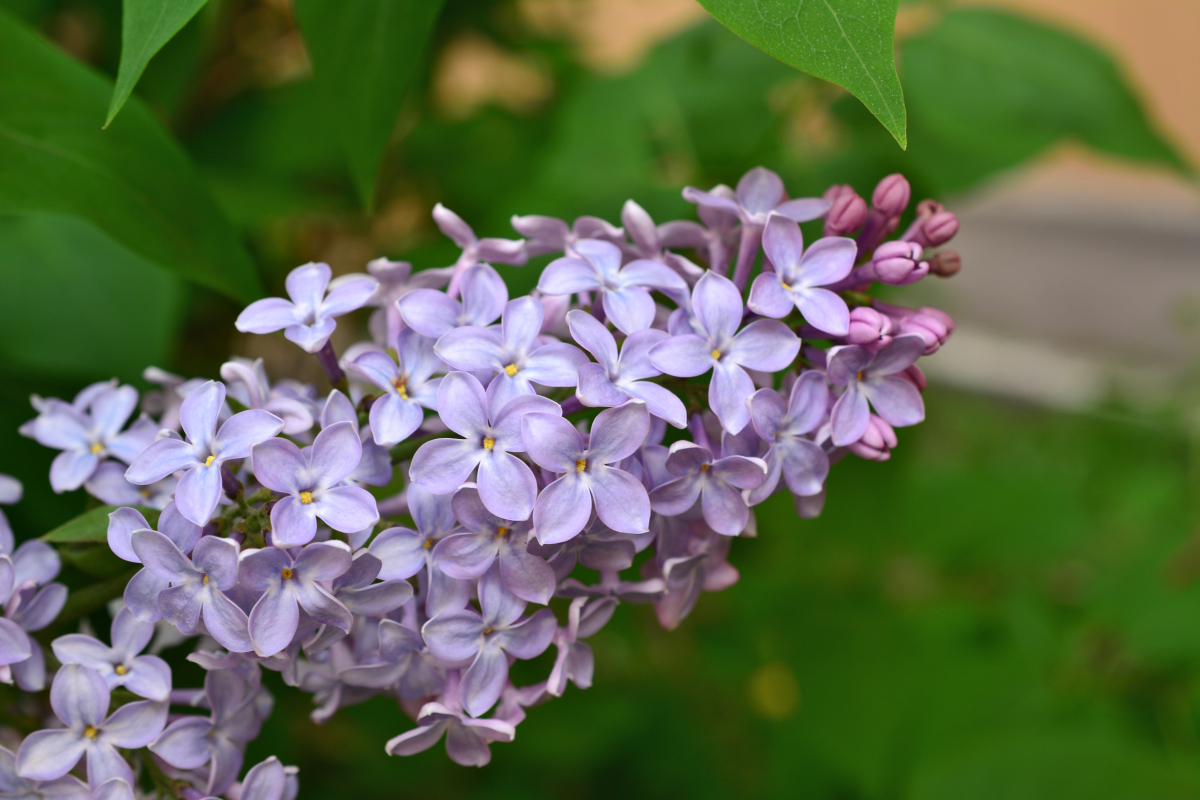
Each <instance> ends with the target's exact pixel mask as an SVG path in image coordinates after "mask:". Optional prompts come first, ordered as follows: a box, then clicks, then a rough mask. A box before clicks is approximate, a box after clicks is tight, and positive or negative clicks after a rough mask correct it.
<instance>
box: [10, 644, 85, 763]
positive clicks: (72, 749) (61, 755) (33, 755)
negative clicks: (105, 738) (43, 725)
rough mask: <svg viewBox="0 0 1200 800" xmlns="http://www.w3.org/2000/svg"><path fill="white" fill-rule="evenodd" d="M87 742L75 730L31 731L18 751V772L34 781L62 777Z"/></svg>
mask: <svg viewBox="0 0 1200 800" xmlns="http://www.w3.org/2000/svg"><path fill="white" fill-rule="evenodd" d="M80 669H82V667H80ZM86 742H87V740H86V739H84V737H83V736H81V735H79V734H78V733H76V732H75V731H70V730H48V731H34V732H33V733H31V734H29V735H28V736H26V737H25V741H24V742H22V743H21V749H20V750H18V751H17V774H18V775H20V776H21V777H23V778H29V779H31V780H35V781H47V780H53V779H54V778H61V777H62V776H63V775H66V774H67V773H68V772H70V771H71V769H72V768H73V767H74V766H75V765H76V764H78V763H79V759H80V758H82V757H83V753H84V751H85V750H86V749H87V744H86Z"/></svg>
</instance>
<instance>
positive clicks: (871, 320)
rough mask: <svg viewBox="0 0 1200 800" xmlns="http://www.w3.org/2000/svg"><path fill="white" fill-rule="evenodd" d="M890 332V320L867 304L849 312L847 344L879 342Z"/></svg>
mask: <svg viewBox="0 0 1200 800" xmlns="http://www.w3.org/2000/svg"><path fill="white" fill-rule="evenodd" d="M891 332H892V320H891V319H890V318H888V317H887V316H885V315H883V314H880V313H879V312H878V311H876V310H875V309H873V308H870V307H869V306H859V307H858V308H856V309H854V310H853V311H851V312H850V332H849V333H848V334H846V342H847V343H849V344H858V345H869V344H879V343H881V342H883V341H884V340H885V339H886V338H890V337H889V336H888V334H890V333H891Z"/></svg>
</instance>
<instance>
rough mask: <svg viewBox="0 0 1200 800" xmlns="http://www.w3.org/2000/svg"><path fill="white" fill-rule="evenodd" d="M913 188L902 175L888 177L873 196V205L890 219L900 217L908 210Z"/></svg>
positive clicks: (896, 174)
mask: <svg viewBox="0 0 1200 800" xmlns="http://www.w3.org/2000/svg"><path fill="white" fill-rule="evenodd" d="M911 197H912V188H911V187H909V185H908V180H907V179H906V178H905V177H904V176H903V175H901V174H900V173H898V172H897V173H894V174H892V175H888V176H887V177H886V178H884V179H883V180H881V181H880V182H879V185H878V186H876V187H875V191H874V192H872V194H871V205H872V206H874V207H875V208H876V209H878V210H879V211H881V212H883V213H884V214H885V215H887V216H889V217H898V216H900V215H901V214H903V213H904V209H906V208H908V201H909V199H910V198H911Z"/></svg>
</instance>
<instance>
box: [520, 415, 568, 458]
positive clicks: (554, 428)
mask: <svg viewBox="0 0 1200 800" xmlns="http://www.w3.org/2000/svg"><path fill="white" fill-rule="evenodd" d="M521 438H522V439H523V440H524V442H525V449H526V451H527V452H528V453H529V457H530V458H532V459H533V462H534V463H535V464H537V465H538V466H539V467H542V468H543V469H548V470H550V471H551V472H558V473H563V472H573V471H574V470H575V466H576V465H575V462H576V461H578V460H579V459H581V458H583V440H582V439H581V438H580V436H579V432H578V431H576V430H575V426H573V425H572V424H571V423H570V422H568V421H567V420H565V419H563V418H562V417H556V416H554V415H553V414H545V413H532V414H526V415H525V416H524V417H522V418H521Z"/></svg>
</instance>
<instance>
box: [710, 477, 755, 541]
mask: <svg viewBox="0 0 1200 800" xmlns="http://www.w3.org/2000/svg"><path fill="white" fill-rule="evenodd" d="M700 509H701V511H703V512H704V521H705V522H707V523H708V526H709V527H710V528H712V529H713V530H714V531H716V532H717V533H720V534H724V535H725V536H737V535H738V534H739V533H741V532H742V531H743V530H745V528H746V522H747V520H749V519H750V509H749V507H748V506H747V505H746V501H745V500H743V499H742V493H741V492H739V491H738V490H737V489H735V488H733V487H732V486H730V485H729V484H726V483H720V482H716V481H714V482H711V483H709V484H708V485H707V486H705V487H704V490H703V491H702V492H701V493H700Z"/></svg>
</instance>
